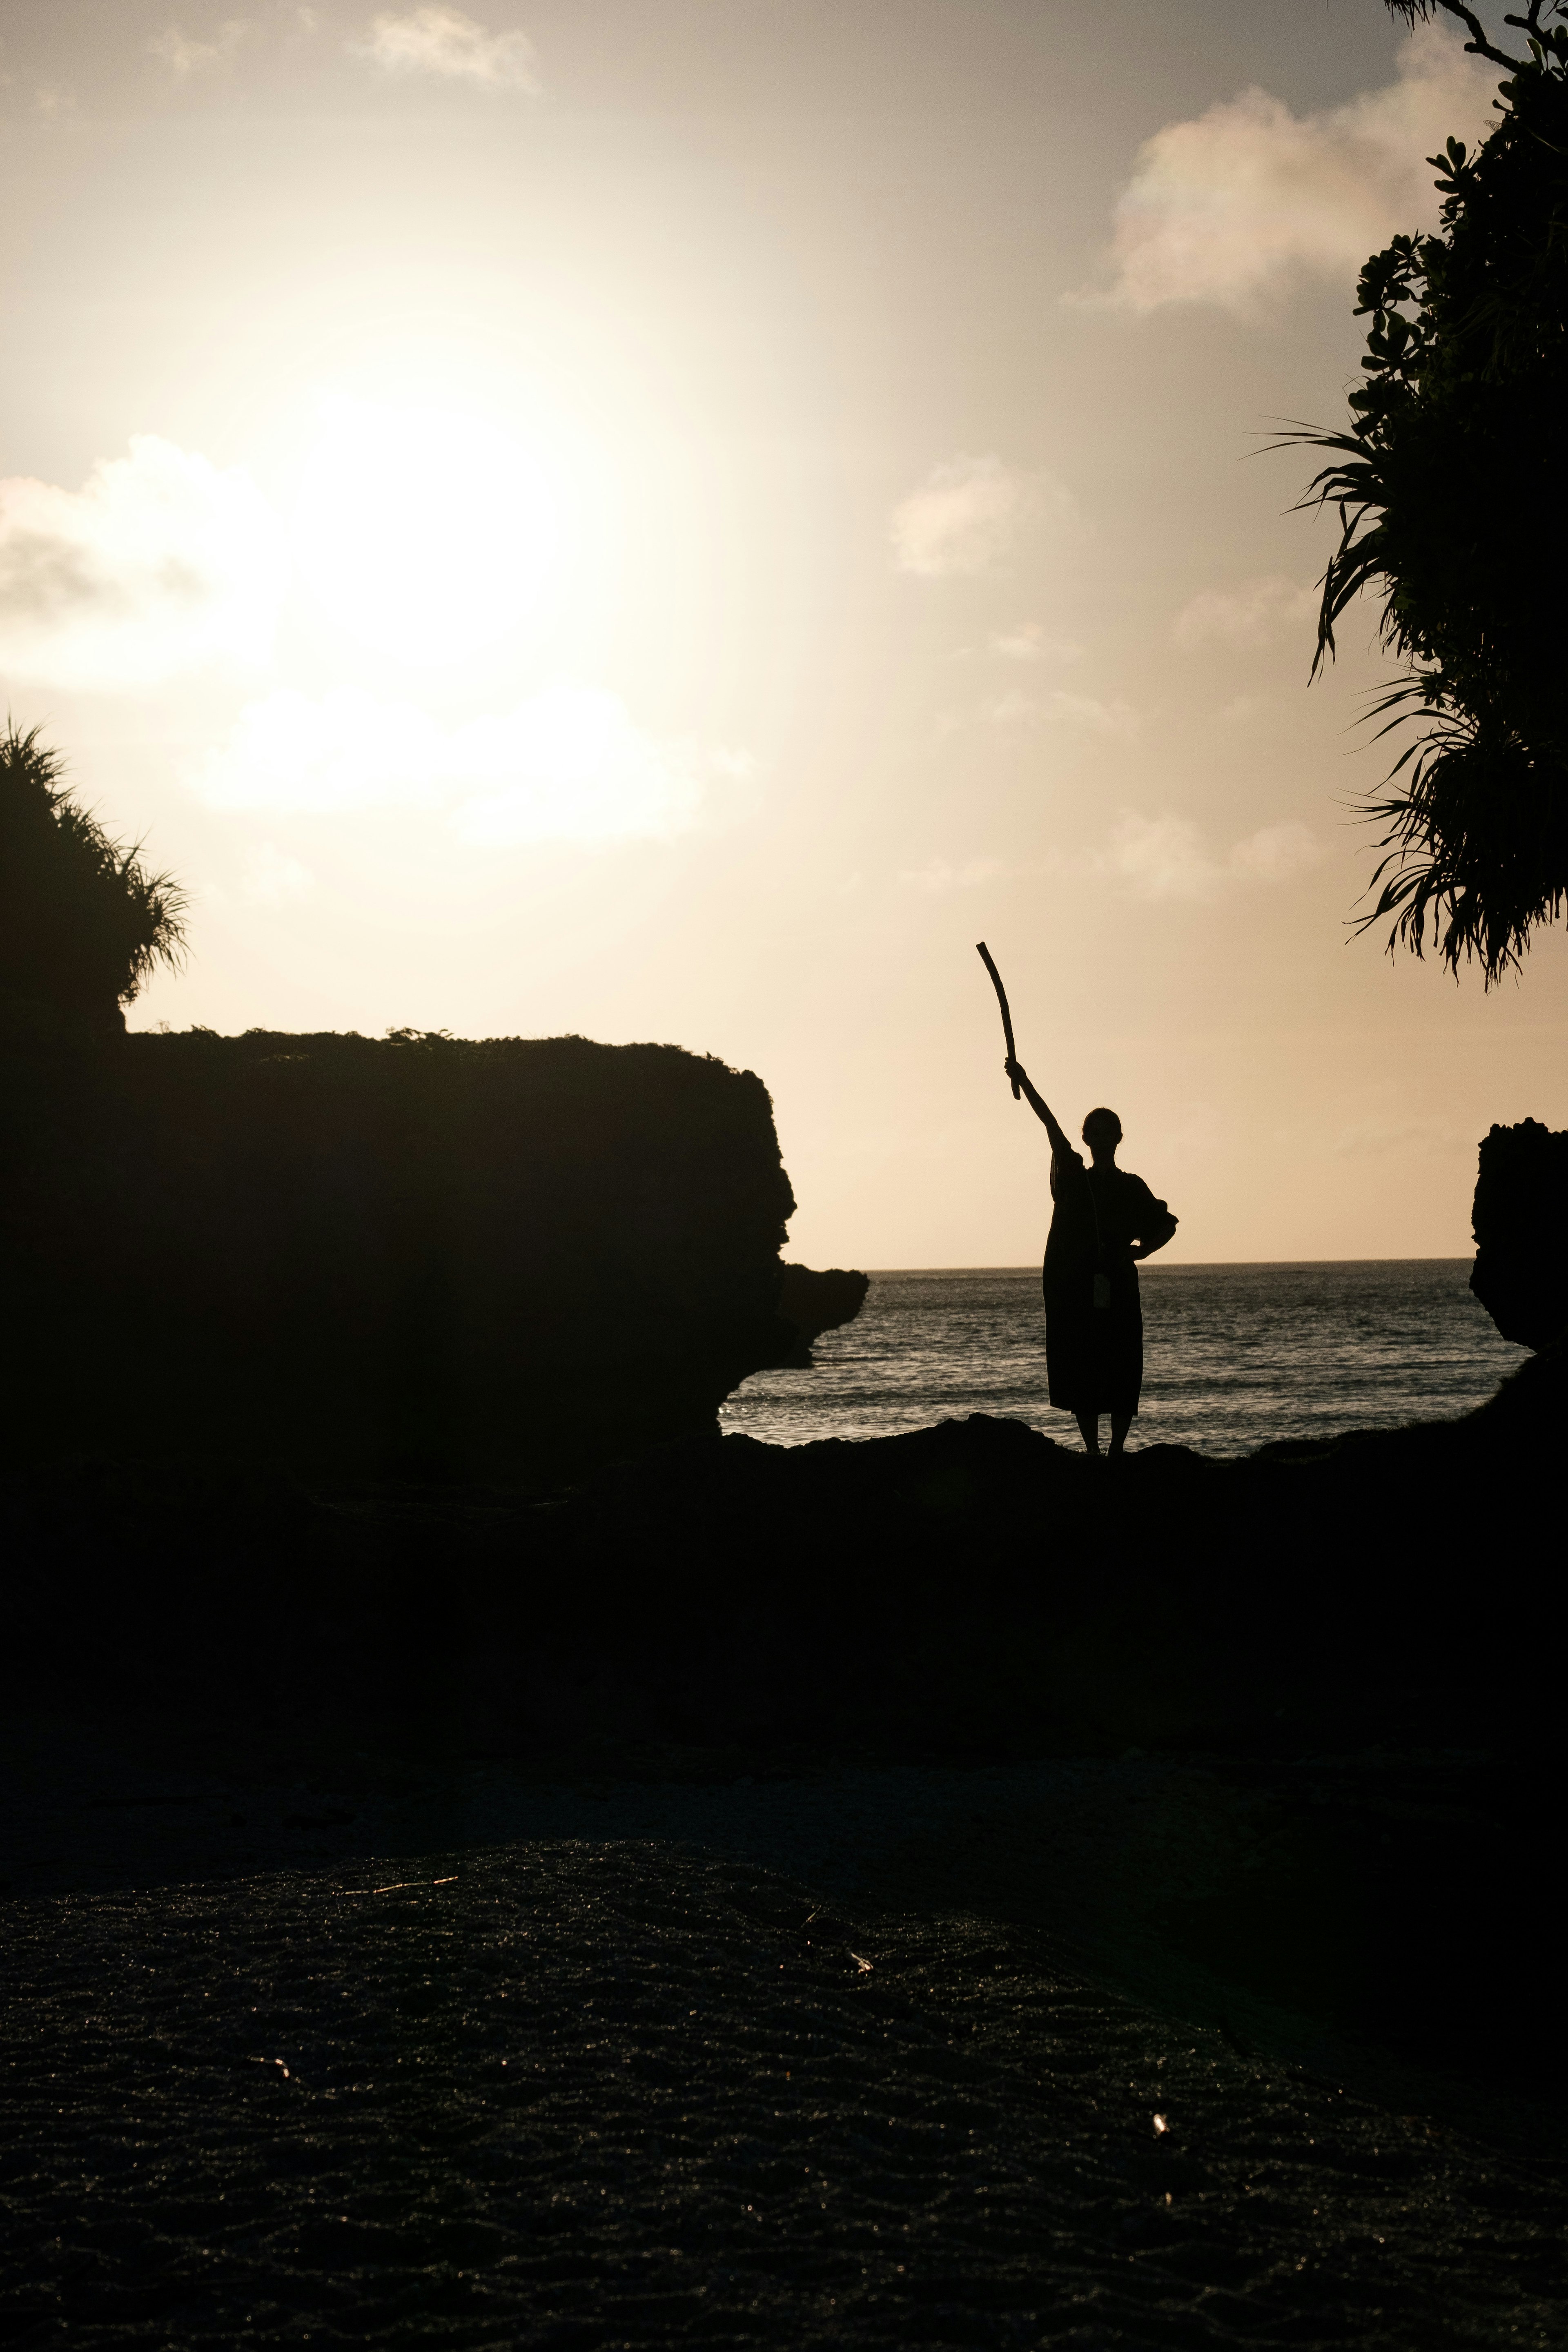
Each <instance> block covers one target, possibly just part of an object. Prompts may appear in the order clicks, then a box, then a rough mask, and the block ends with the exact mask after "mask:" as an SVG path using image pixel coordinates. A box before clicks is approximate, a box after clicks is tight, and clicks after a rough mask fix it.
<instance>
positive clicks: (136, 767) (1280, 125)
mask: <svg viewBox="0 0 1568 2352" xmlns="http://www.w3.org/2000/svg"><path fill="white" fill-rule="evenodd" d="M231 5H232V7H233V9H234V13H232V14H226V13H224V12H222V11H221V10H219V9H216V8H212V7H209V6H206V5H205V4H204V0H187V5H184V6H183V7H182V10H181V12H180V13H179V14H178V15H177V16H173V17H171V16H167V15H166V14H164V13H163V12H162V11H161V9H160V8H158V7H157V6H154V5H149V6H148V7H146V8H143V7H142V5H140V4H139V0H47V4H46V0H0V34H3V37H4V40H3V47H0V121H3V131H0V174H3V181H0V284H3V289H4V313H3V315H4V319H5V355H6V356H5V369H4V372H3V373H0V477H4V479H0V691H3V693H4V696H5V701H6V702H7V703H8V705H9V708H10V710H11V712H12V714H13V716H14V717H15V718H16V720H17V721H18V722H19V723H21V724H22V725H24V726H31V725H32V724H34V723H35V722H41V723H42V725H43V727H44V729H45V730H46V732H47V735H48V737H49V738H50V740H52V741H54V742H56V743H58V745H59V746H60V747H61V749H62V750H63V751H65V753H66V754H67V757H68V761H69V763H70V770H71V773H72V777H73V780H74V781H75V782H77V783H78V784H79V786H80V787H81V789H82V791H83V793H84V795H85V797H86V798H87V799H88V800H89V802H90V803H92V804H93V805H94V806H95V807H96V808H97V810H98V811H99V813H100V815H101V816H102V817H103V818H104V820H105V821H106V822H107V823H108V824H110V827H111V829H113V830H115V831H116V832H118V833H121V834H122V835H128V836H142V837H144V838H145V842H146V853H147V856H148V857H149V859H150V860H151V861H152V862H153V863H154V864H156V865H158V866H167V867H170V868H172V869H174V871H175V872H176V873H177V874H178V875H179V876H180V877H182V878H183V880H184V882H185V883H186V885H187V886H188V887H189V889H190V891H191V894H192V899H193V907H192V919H191V943H192V954H191V960H190V962H189V965H188V967H187V968H186V970H185V971H183V972H182V973H181V974H179V975H178V976H173V977H164V978H161V979H160V980H159V981H158V982H156V983H155V984H154V985H153V987H152V988H151V989H150V990H149V991H148V992H146V994H145V995H144V996H143V997H142V999H140V1000H138V1002H137V1003H135V1004H134V1005H133V1006H132V1011H131V1021H132V1026H133V1027H139V1028H140V1027H147V1026H152V1025H154V1024H157V1023H158V1022H160V1021H163V1022H167V1023H168V1024H170V1025H171V1026H173V1027H177V1028H183V1027H186V1026H188V1025H190V1024H193V1023H203V1024H208V1025H210V1026H212V1027H215V1028H218V1029H222V1030H239V1029H244V1028H247V1027H251V1026H258V1025H262V1026H268V1027H273V1028H281V1029H327V1028H337V1029H342V1028H355V1029H360V1030H363V1031H365V1032H368V1033H371V1034H376V1033H379V1032H380V1031H382V1030H384V1029H385V1028H386V1027H388V1026H389V1025H392V1024H417V1025H420V1026H425V1027H432V1028H434V1027H445V1028H448V1029H450V1030H452V1031H453V1032H455V1033H457V1034H459V1035H465V1036H481V1035H492V1034H521V1035H529V1036H542V1035H551V1034H558V1033H560V1032H563V1031H578V1032H581V1033H582V1034H585V1035H588V1036H591V1037H597V1038H602V1039H605V1040H608V1041H611V1042H620V1041H623V1040H630V1039H645V1038H651V1039H658V1040H668V1041H671V1042H674V1043H678V1044H680V1045H688V1046H690V1047H693V1048H695V1049H697V1050H699V1051H710V1052H712V1053H715V1054H718V1055H721V1056H722V1057H723V1058H724V1059H725V1060H726V1061H730V1062H732V1063H735V1064H737V1065H741V1066H749V1067H751V1068H753V1069H755V1070H757V1071H758V1072H760V1074H761V1075H762V1076H763V1079H764V1080H765V1081H766V1083H767V1085H768V1087H770V1089H771V1090H772V1093H773V1099H774V1104H775V1108H776V1112H777V1118H778V1124H779V1131H780V1136H781V1139H782V1142H783V1146H784V1159H785V1162H786V1165H787V1167H788V1169H789V1171H790V1174H791V1177H792V1179H793V1181H794V1184H795V1192H796V1196H797V1198H798V1200H799V1202H800V1211H799V1214H798V1216H797V1217H796V1219H795V1224H794V1227H793V1229H792V1237H791V1252H792V1255H799V1256H802V1257H804V1258H805V1259H807V1260H808V1261H809V1262H811V1263H813V1264H816V1265H827V1264H841V1265H865V1266H871V1267H877V1266H895V1265H901V1266H912V1265H1014V1264H1020V1263H1023V1262H1025V1261H1026V1260H1028V1259H1029V1258H1031V1257H1032V1256H1034V1255H1037V1252H1038V1249H1039V1247H1040V1244H1041V1242H1042V1240H1043V1236H1044V1229H1045V1223H1046V1221H1047V1213H1048V1204H1047V1202H1046V1199H1045V1177H1046V1153H1045V1141H1044V1137H1043V1134H1042V1132H1041V1130H1040V1129H1038V1128H1037V1126H1036V1124H1035V1123H1034V1121H1033V1120H1032V1119H1030V1118H1028V1115H1027V1112H1026V1111H1025V1110H1023V1109H1021V1108H1016V1106H1015V1105H1014V1103H1013V1101H1012V1099H1011V1096H1010V1094H1009V1092H1008V1089H1007V1087H1006V1083H1005V1079H1004V1078H1003V1076H1002V1073H1001V1067H1000V1064H1001V1056H1002V1045H1001V1037H1000V1030H999V1024H998V1023H997V1019H996V1011H995V1004H994V998H993V996H992V993H991V990H990V986H989V983H988V982H987V981H986V978H985V974H984V971H983V969H982V967H981V965H980V962H979V960H978V958H977V957H976V955H975V953H974V942H975V940H979V939H985V940H988V941H989V943H990V945H991V947H992V949H993V950H994V953H995V955H996V957H997V959H998V961H999V962H1000V964H1001V966H1002V970H1003V972H1004V974H1005V978H1006V980H1007V982H1008V987H1009V991H1010V993H1011V995H1012V999H1013V1005H1014V1012H1015V1017H1016V1024H1017V1029H1018V1040H1019V1047H1020V1051H1021V1053H1022V1054H1023V1056H1024V1058H1025V1060H1026V1062H1027V1064H1028V1066H1029V1068H1030V1071H1031V1074H1032V1075H1033V1076H1034V1077H1035V1080H1036V1083H1037V1085H1038V1086H1039V1087H1041V1089H1042V1091H1043V1092H1045V1093H1046V1094H1047V1097H1049V1099H1050V1100H1051V1102H1052V1103H1053V1106H1054V1107H1055V1108H1056V1109H1057V1110H1058V1113H1059V1114H1060V1115H1061V1117H1062V1118H1064V1120H1067V1121H1069V1122H1070V1123H1071V1125H1072V1126H1073V1127H1074V1129H1076V1127H1077V1124H1078V1122H1079V1119H1080V1118H1081V1117H1082V1115H1083V1113H1084V1111H1085V1110H1086V1109H1087V1108H1089V1107H1090V1106H1091V1105H1092V1104H1096V1103H1100V1102H1107V1103H1110V1104H1111V1105H1113V1106H1114V1107H1115V1108H1117V1109H1118V1110H1119V1111H1120V1112H1121V1117H1122V1119H1123V1122H1124V1126H1125V1129H1126V1138H1127V1140H1126V1145H1125V1148H1124V1151H1123V1155H1122V1156H1123V1159H1124V1160H1125V1162H1126V1164H1127V1165H1129V1166H1130V1167H1131V1168H1133V1169H1135V1170H1137V1171H1139V1172H1140V1173H1141V1174H1142V1175H1144V1176H1145V1177H1147V1179H1148V1180H1149V1181H1150V1182H1151V1183H1152V1187H1153V1189H1154V1191H1155V1192H1158V1193H1161V1194H1163V1195H1165V1196H1166V1197H1167V1198H1168V1199H1169V1201H1170V1203H1171V1205H1172V1207H1173V1209H1174V1210H1175V1211H1176V1212H1177V1213H1178V1214H1179V1215H1180V1217H1181V1219H1182V1225H1181V1230H1180V1234H1179V1235H1178V1238H1177V1241H1176V1242H1175V1244H1173V1248H1172V1251H1171V1253H1170V1255H1172V1256H1173V1257H1182V1258H1186V1259H1191V1260H1224V1259H1242V1258H1296V1257H1357V1256H1407V1255H1409V1256H1420V1255H1454V1256H1457V1255H1461V1254H1463V1253H1465V1252H1466V1251H1468V1248H1469V1245H1470V1244H1469V1238H1468V1215H1469V1198H1470V1192H1471V1188H1472V1185H1473V1181H1474V1169H1475V1147H1476V1142H1477V1139H1478V1138H1479V1136H1480V1135H1482V1134H1484V1132H1485V1131H1486V1129H1487V1128H1488V1127H1489V1124H1490V1123H1491V1122H1492V1121H1493V1120H1513V1119H1518V1118H1522V1117H1525V1116H1527V1115H1531V1116H1534V1117H1536V1118H1543V1119H1546V1120H1547V1121H1548V1122H1549V1123H1551V1124H1552V1125H1554V1126H1558V1127H1561V1126H1563V1125H1564V1124H1565V1123H1568V1061H1565V1055H1564V1051H1563V1048H1564V1043H1565V1033H1568V950H1565V948H1564V942H1563V938H1562V936H1561V934H1560V933H1559V934H1556V935H1553V936H1552V937H1550V938H1549V939H1547V940H1545V941H1544V942H1543V943H1542V945H1541V946H1540V947H1538V948H1537V949H1536V950H1535V952H1534V954H1533V955H1532V957H1531V961H1530V962H1529V964H1528V966H1527V968H1526V971H1525V974H1524V977H1523V980H1522V982H1521V983H1520V984H1519V985H1517V986H1515V985H1513V984H1512V983H1510V984H1508V985H1505V986H1504V987H1503V988H1501V989H1500V990H1496V991H1494V992H1492V993H1491V995H1489V996H1488V995H1486V994H1484V993H1483V991H1482V989H1481V986H1480V982H1479V979H1476V978H1469V979H1467V980H1465V981H1464V982H1462V983H1461V985H1459V986H1458V987H1456V986H1455V985H1454V983H1453V982H1451V981H1450V980H1448V979H1447V978H1446V977H1445V976H1444V975H1443V974H1442V973H1441V972H1440V971H1438V969H1437V968H1436V966H1434V965H1432V964H1427V965H1424V966H1423V965H1417V964H1415V963H1414V962H1412V961H1410V960H1409V959H1407V958H1403V959H1401V960H1400V961H1398V962H1395V963H1390V962H1389V961H1388V960H1387V959H1386V958H1385V957H1384V955H1383V954H1382V952H1381V940H1373V939H1371V938H1368V939H1363V940H1353V939H1352V937H1351V935H1350V933H1349V932H1348V931H1347V929H1346V919H1347V918H1348V917H1349V916H1350V915H1352V912H1353V911H1354V905H1355V901H1356V899H1357V897H1358V894H1359V893H1360V892H1361V890H1362V889H1363V887H1364V886H1365V883H1366V880H1367V878H1368V877H1369V875H1370V872H1371V867H1372V864H1373V859H1372V856H1371V855H1370V853H1369V847H1368V844H1369V838H1370V836H1369V835H1368V833H1367V830H1366V828H1365V827H1364V826H1363V824H1360V823H1358V821H1357V820H1356V818H1355V816H1354V813H1353V807H1352V803H1353V802H1354V800H1355V798H1356V796H1357V795H1358V794H1362V793H1368V792H1370V791H1371V790H1373V788H1374V787H1375V785H1376V784H1377V783H1378V782H1379V780H1380V778H1381V775H1382V773H1383V770H1384V765H1386V760H1385V758H1384V754H1383V752H1382V751H1380V749H1378V748H1375V747H1373V746H1372V745H1371V744H1370V741H1369V734H1370V730H1367V729H1366V728H1365V727H1364V725H1361V724H1358V721H1359V719H1360V716H1361V714H1362V712H1363V710H1364V709H1365V705H1366V698H1367V695H1368V690H1369V689H1370V688H1373V687H1374V686H1375V685H1376V684H1377V682H1378V681H1379V680H1380V679H1381V678H1382V677H1384V675H1385V674H1386V668H1387V665H1386V663H1385V662H1384V660H1383V659H1382V657H1380V656H1378V655H1377V653H1376V650H1375V648H1374V647H1373V646H1371V645H1370V644H1369V642H1368V641H1369V638H1370V635H1371V625H1372V622H1371V615H1370V614H1362V615H1359V616H1352V621H1351V624H1350V625H1349V626H1348V627H1347V628H1346V629H1345V630H1344V633H1343V638H1342V651H1341V658H1340V661H1339V664H1338V667H1337V670H1336V671H1335V672H1334V673H1333V674H1332V675H1331V677H1329V679H1328V680H1327V682H1326V683H1323V684H1320V685H1318V686H1315V687H1313V688H1310V690H1309V688H1308V685H1307V672H1308V667H1309V662H1310V653H1311V645H1312V617H1311V616H1312V611H1313V607H1314V599H1313V596H1312V594H1311V583H1312V582H1313V580H1314V578H1315V577H1316V576H1317V573H1318V572H1320V571H1321V564H1322V561H1323V558H1324V556H1325V553H1326V551H1327V550H1328V547H1329V545H1330V544H1331V530H1330V527H1329V525H1328V524H1327V523H1326V522H1325V521H1324V520H1321V519H1314V518H1310V517H1307V516H1302V515H1300V514H1291V513H1289V511H1288V509H1289V507H1290V505H1291V502H1292V500H1293V499H1294V498H1295V497H1296V496H1297V495H1298V494H1299V492H1300V488H1301V486H1302V483H1303V481H1304V480H1305V478H1306V477H1307V476H1308V474H1309V473H1310V470H1311V468H1310V464H1309V462H1308V459H1307V457H1306V456H1305V455H1304V454H1302V453H1291V452H1286V453H1284V454H1274V455H1268V454H1262V451H1263V445H1264V443H1266V442H1267V440H1268V437H1269V427H1270V423H1271V420H1274V419H1278V418H1281V417H1302V418H1307V419H1311V420H1314V421H1319V422H1322V423H1325V424H1335V423H1338V422H1339V421H1340V419H1341V418H1342V415H1343V414H1344V394H1345V391H1346V389H1347V386H1348V385H1349V383H1351V381H1352V379H1353V376H1354V373H1355V365H1356V360H1357V356H1358V352H1359V348H1360V341H1361V322H1359V321H1357V320H1353V319H1352V315H1351V306H1352V299H1353V289H1354V283H1355V278H1356V273H1357V268H1358V266H1359V264H1360V262H1361V261H1362V259H1363V257H1365V255H1366V254H1367V253H1368V252H1370V251H1371V250H1372V249H1373V247H1375V246H1377V245H1380V244H1382V243H1384V242H1385V241H1386V239H1387V237H1388V236H1390V235H1391V234H1392V233H1394V231H1395V230H1397V229H1401V228H1412V227H1415V226H1422V225H1431V224H1432V222H1433V221H1434V219H1435V199H1434V197H1433V194H1432V192H1431V187H1430V181H1431V176H1432V175H1431V173H1430V172H1429V171H1428V170H1427V169H1426V167H1425V166H1424V164H1423V163H1422V158H1423V157H1424V156H1425V155H1426V154H1427V153H1428V152H1431V150H1432V149H1433V148H1434V147H1435V146H1436V144H1437V143H1439V142H1440V141H1441V140H1442V139H1443V138H1444V137H1445V136H1446V135H1447V133H1448V132H1450V131H1457V132H1458V133H1460V134H1461V135H1465V136H1473V135H1474V134H1475V132H1476V131H1477V130H1478V128H1479V127H1480V126H1482V125H1484V124H1485V122H1486V121H1487V119H1488V110H1489V100H1490V95H1491V90H1492V89H1493V87H1494V85H1495V80H1496V75H1495V71H1494V70H1493V69H1491V68H1482V67H1479V66H1478V65H1476V63H1475V62H1474V61H1472V60H1468V59H1466V58H1464V57H1463V56H1462V55H1461V53H1460V51H1459V48H1458V40H1457V38H1456V37H1452V36H1451V35H1450V34H1448V33H1447V32H1445V31H1442V30H1440V29H1438V28H1436V27H1429V28H1426V30H1424V31H1423V32H1422V33H1420V34H1419V35H1418V36H1417V37H1415V39H1414V40H1411V39H1409V38H1407V37H1405V36H1404V35H1403V34H1401V33H1400V31H1399V30H1398V28H1397V27H1396V26H1394V25H1392V24H1391V23H1390V21H1389V19H1388V18H1387V16H1386V15H1385V13H1384V9H1383V8H1382V7H1381V5H1378V0H1313V5H1307V4H1306V0H1289V5H1287V0H1272V5H1267V0H1266V5H1259V0H1187V4H1186V5H1171V0H1127V4H1126V5H1100V6H1095V7H1085V6H1082V5H1077V6H1068V5H1058V0H793V5H788V6H785V5H782V0H520V5H519V6H518V8H517V10H516V13H514V12H513V8H512V5H511V0H475V5H474V12H473V13H471V14H470V13H468V11H466V10H459V9H458V8H456V7H448V6H414V7H405V6H401V5H392V6H390V7H388V8H385V9H384V10H381V11H380V12H377V11H376V10H375V9H374V7H372V6H366V7H361V6H358V5H343V0H323V5H319V6H311V7H302V6H298V5H286V6H284V5H249V6H247V5H246V0H231ZM241 11H243V13H241ZM1253 453H1257V454H1253Z"/></svg>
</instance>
